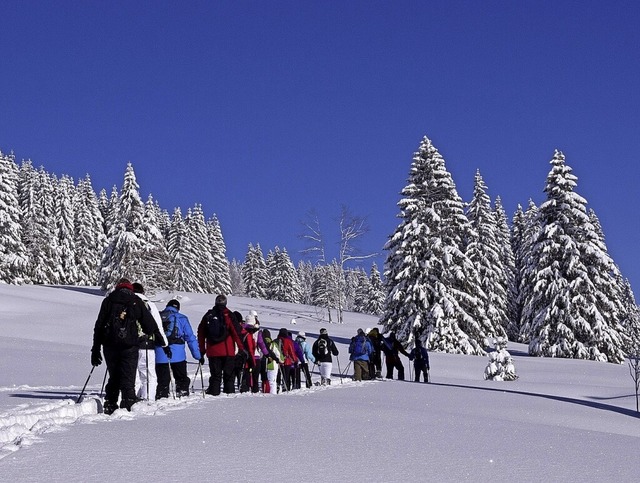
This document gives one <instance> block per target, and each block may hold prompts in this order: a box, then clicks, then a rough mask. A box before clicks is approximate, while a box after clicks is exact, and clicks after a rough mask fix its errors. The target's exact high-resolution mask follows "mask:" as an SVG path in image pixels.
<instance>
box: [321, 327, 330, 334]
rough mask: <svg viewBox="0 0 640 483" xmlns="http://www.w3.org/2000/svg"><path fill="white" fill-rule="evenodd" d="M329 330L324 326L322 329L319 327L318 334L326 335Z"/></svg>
mask: <svg viewBox="0 0 640 483" xmlns="http://www.w3.org/2000/svg"><path fill="white" fill-rule="evenodd" d="M328 333H329V332H327V329H325V328H324V327H323V328H322V329H320V335H327V334H328Z"/></svg>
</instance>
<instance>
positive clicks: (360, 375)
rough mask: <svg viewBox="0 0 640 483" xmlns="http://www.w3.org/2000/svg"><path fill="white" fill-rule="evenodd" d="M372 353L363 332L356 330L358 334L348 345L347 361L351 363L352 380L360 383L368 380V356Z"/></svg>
mask: <svg viewBox="0 0 640 483" xmlns="http://www.w3.org/2000/svg"><path fill="white" fill-rule="evenodd" d="M372 352H373V347H372V346H371V341H369V339H368V338H367V336H366V335H365V334H364V330H362V329H358V333H357V334H356V336H355V337H354V338H352V339H351V344H349V354H351V355H350V356H349V359H350V360H351V361H352V362H353V380H354V381H362V380H363V379H364V380H367V379H369V356H370V355H371V353H372Z"/></svg>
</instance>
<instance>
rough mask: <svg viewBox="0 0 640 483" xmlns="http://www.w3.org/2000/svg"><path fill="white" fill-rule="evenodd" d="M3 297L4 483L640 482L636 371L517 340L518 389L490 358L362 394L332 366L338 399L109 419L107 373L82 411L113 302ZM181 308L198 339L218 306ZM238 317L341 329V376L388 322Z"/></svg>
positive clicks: (178, 407)
mask: <svg viewBox="0 0 640 483" xmlns="http://www.w3.org/2000/svg"><path fill="white" fill-rule="evenodd" d="M0 295H1V300H2V303H1V304H0V327H1V328H2V330H1V331H0V475H1V476H0V480H1V481H7V482H9V481H19V482H23V481H24V482H27V481H34V482H41V481H65V482H72V481H78V482H86V481H97V480H100V481H114V482H119V481H132V480H133V481H142V482H146V481H148V482H164V481H167V482H169V481H171V482H175V481H194V480H195V481H205V480H211V481H222V482H226V481H269V480H271V481H312V482H315V481H317V482H326V481H348V480H354V481H381V482H383V481H384V482H395V481H406V480H408V479H413V481H467V480H469V481H489V480H494V479H496V478H497V479H500V480H507V479H516V480H518V481H618V482H626V481H628V482H632V481H633V482H636V481H638V480H639V479H640V462H639V458H638V448H639V447H640V417H639V415H638V413H636V411H635V394H634V387H633V381H632V379H631V377H630V375H629V369H628V366H627V365H626V364H624V365H614V364H606V363H598V362H592V361H578V360H566V359H549V358H535V357H529V356H527V354H526V347H525V346H523V345H521V344H514V343H510V344H509V346H508V350H509V352H510V353H511V355H512V356H513V361H514V364H515V367H516V368H517V371H518V375H519V379H518V380H517V381H513V382H496V381H485V380H484V379H483V372H484V368H485V367H486V365H487V361H488V359H487V358H486V357H477V356H463V355H450V354H441V353H431V354H430V360H431V384H424V383H414V382H408V381H407V382H401V381H395V380H393V381H366V382H361V383H355V382H353V381H351V379H350V378H349V377H344V378H341V377H340V375H339V371H338V365H337V364H334V377H333V384H332V385H331V386H330V387H315V386H314V387H313V388H312V389H309V390H307V389H302V390H299V391H292V392H290V393H285V394H279V395H264V394H257V395H252V394H235V395H223V396H220V397H217V398H216V397H211V396H207V397H205V398H203V396H202V392H201V387H202V386H201V382H200V378H199V377H198V378H197V380H196V381H194V387H195V394H192V395H191V396H189V397H187V398H183V399H166V400H163V401H161V402H150V403H147V402H143V403H140V404H137V405H136V406H134V408H133V411H132V412H127V411H125V410H118V411H116V412H115V413H114V414H113V415H111V416H106V415H104V414H102V413H100V412H99V408H100V407H101V402H100V399H99V393H100V391H101V387H102V381H103V377H104V373H105V366H104V364H103V365H101V366H99V367H97V368H96V369H95V370H94V372H93V374H92V376H91V379H90V381H89V384H88V386H87V389H88V390H87V393H88V395H87V396H86V398H85V399H84V401H83V402H82V403H80V404H76V402H75V400H76V398H77V396H78V395H79V393H80V390H81V389H82V386H83V385H84V383H85V381H86V379H87V377H88V375H89V372H90V370H91V365H90V362H89V359H90V352H89V351H90V346H91V340H92V332H93V324H94V322H95V317H96V315H97V312H98V308H99V306H100V302H101V301H102V295H101V294H100V293H99V291H98V290H97V289H92V288H76V287H46V286H8V285H0ZM176 296H177V297H179V298H180V300H181V304H182V312H184V313H185V314H186V315H187V316H188V317H189V318H190V320H191V324H192V326H193V328H194V329H195V328H196V327H197V324H198V322H199V320H200V318H201V317H202V315H203V314H204V313H205V311H206V309H207V308H209V307H210V306H212V305H213V300H214V296H213V295H202V294H175V293H173V294H159V295H157V296H153V295H152V296H151V299H152V300H156V301H158V306H159V307H160V308H163V307H164V302H166V301H167V300H168V299H169V298H173V297H176ZM229 307H230V308H231V309H232V310H239V311H240V312H241V313H242V314H243V315H245V314H247V313H248V312H249V310H251V309H255V310H256V311H257V312H258V316H259V319H260V321H261V323H262V326H263V327H268V328H270V329H279V328H280V327H287V328H288V329H290V330H292V331H293V332H294V333H297V332H298V331H301V330H304V331H305V332H306V333H307V337H308V339H307V340H308V341H311V342H312V341H313V340H315V338H316V337H317V335H318V332H319V329H320V327H327V329H328V330H329V335H330V336H332V337H333V338H334V340H335V341H336V343H337V345H338V348H339V350H340V357H339V362H340V368H341V369H342V370H343V371H344V370H345V369H346V368H347V366H348V364H349V360H348V354H347V343H348V341H349V339H350V338H351V337H352V336H353V335H355V333H356V330H357V329H358V328H359V327H362V328H365V327H373V326H374V325H375V324H376V322H377V319H376V318H374V317H371V316H366V315H360V314H351V313H347V314H346V317H345V323H344V324H341V325H337V324H328V323H327V322H326V321H324V320H321V316H322V315H321V313H320V312H319V310H318V309H316V308H314V307H308V306H302V305H293V304H287V303H280V302H270V301H264V300H256V299H248V298H240V297H230V298H229ZM293 318H295V319H296V321H297V324H296V326H295V328H293V327H291V325H290V323H289V322H290V321H291V319H293ZM191 362H195V361H192V360H191ZM403 363H404V365H405V370H406V373H407V378H409V375H410V370H409V364H408V361H407V359H406V358H404V357H403ZM196 368H197V365H195V364H190V365H189V373H190V375H192V376H193V374H194V373H195V371H196ZM351 372H352V370H351V368H350V369H349V373H351ZM206 376H208V371H205V377H206ZM318 379H319V375H318V374H317V372H316V373H314V380H318ZM205 384H206V380H205Z"/></svg>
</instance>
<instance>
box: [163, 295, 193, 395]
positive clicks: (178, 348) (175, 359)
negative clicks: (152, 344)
mask: <svg viewBox="0 0 640 483" xmlns="http://www.w3.org/2000/svg"><path fill="white" fill-rule="evenodd" d="M160 317H161V318H162V326H163V329H164V332H165V334H166V336H167V340H168V341H169V349H170V350H169V351H163V350H161V349H156V372H157V373H158V390H157V392H156V399H162V398H167V397H169V386H170V384H171V374H173V379H174V380H175V383H176V396H178V397H185V396H188V395H189V385H190V384H191V379H190V378H189V376H188V375H187V351H186V348H185V344H186V345H188V346H189V351H190V352H191V356H192V357H193V358H194V359H196V360H199V359H200V357H201V353H200V348H199V347H198V339H196V336H195V335H194V333H193V329H192V328H191V324H190V323H189V319H188V318H187V316H186V315H184V314H182V313H181V312H180V302H178V301H177V300H175V299H172V300H169V302H167V306H166V307H165V309H164V310H163V311H162V312H160Z"/></svg>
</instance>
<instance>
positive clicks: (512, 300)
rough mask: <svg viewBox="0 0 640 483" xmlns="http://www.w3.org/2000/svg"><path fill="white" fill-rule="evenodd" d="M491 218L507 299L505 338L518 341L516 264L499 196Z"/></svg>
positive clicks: (509, 231) (509, 232) (505, 214)
mask: <svg viewBox="0 0 640 483" xmlns="http://www.w3.org/2000/svg"><path fill="white" fill-rule="evenodd" d="M493 216H494V218H495V220H496V243H497V246H498V250H499V255H500V261H501V262H502V269H503V271H504V273H503V278H502V280H503V283H504V288H505V294H506V297H507V321H506V322H507V323H506V325H505V327H504V328H505V331H506V333H507V337H509V338H510V339H511V340H517V339H518V327H519V326H518V323H517V322H516V321H517V317H518V308H517V298H518V286H517V285H516V275H515V272H516V264H515V257H514V255H513V248H512V247H511V229H510V228H509V223H508V222H507V213H506V212H505V210H504V207H503V206H502V200H501V198H500V197H499V196H496V200H495V203H494V209H493Z"/></svg>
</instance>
